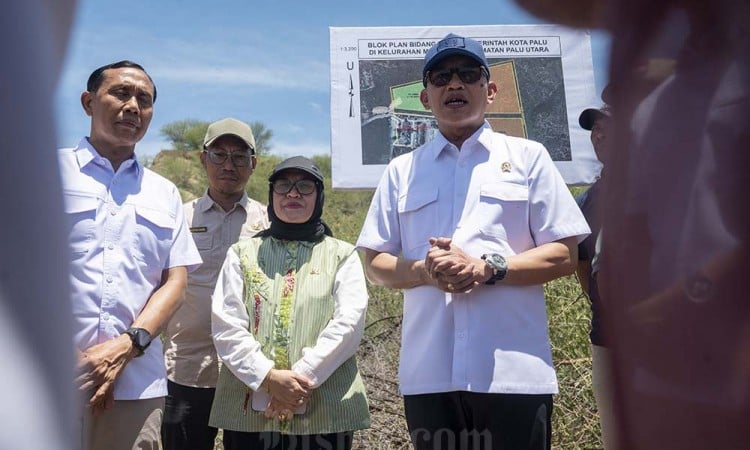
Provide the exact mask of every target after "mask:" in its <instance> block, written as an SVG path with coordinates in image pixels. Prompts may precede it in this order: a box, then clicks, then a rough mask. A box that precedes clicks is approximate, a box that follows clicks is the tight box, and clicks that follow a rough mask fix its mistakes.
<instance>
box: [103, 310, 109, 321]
mask: <svg viewBox="0 0 750 450" xmlns="http://www.w3.org/2000/svg"><path fill="white" fill-rule="evenodd" d="M102 320H109V313H106V312H105V313H102Z"/></svg>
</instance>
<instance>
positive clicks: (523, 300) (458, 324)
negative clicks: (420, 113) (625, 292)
mask: <svg viewBox="0 0 750 450" xmlns="http://www.w3.org/2000/svg"><path fill="white" fill-rule="evenodd" d="M589 231H590V230H589V227H588V225H587V224H586V220H585V219H584V217H583V215H582V214H581V212H580V210H579V208H578V206H577V205H576V202H575V200H574V199H573V196H572V195H571V194H570V192H569V190H568V188H567V186H566V185H565V182H564V181H563V179H562V177H561V176H560V174H559V172H558V171H557V169H556V168H555V166H554V163H553V162H552V160H551V158H550V157H549V154H548V153H547V150H546V149H545V148H544V146H543V145H542V144H539V143H537V142H533V141H529V140H526V139H520V138H514V137H510V136H506V135H503V134H500V133H494V132H493V131H492V129H491V128H490V126H489V124H487V123H486V122H485V125H484V126H483V127H482V128H480V129H479V130H477V132H476V133H474V135H472V136H471V137H470V138H469V139H467V140H466V142H464V144H463V146H462V147H461V149H460V151H459V149H458V148H456V146H454V145H453V144H450V143H449V142H448V141H447V140H446V139H445V137H443V136H442V134H438V136H437V137H436V138H435V139H434V140H432V141H431V142H429V143H427V144H425V145H424V146H422V147H420V148H418V149H417V150H415V151H413V152H411V153H408V154H405V155H402V156H399V157H397V158H395V159H394V160H393V161H391V163H390V164H389V165H388V168H387V169H386V171H385V172H384V173H383V176H382V178H381V180H380V183H379V185H378V187H377V190H376V191H375V195H374V196H373V199H372V204H371V206H370V210H369V212H368V214H367V217H366V219H365V223H364V225H363V228H362V232H361V234H360V236H359V240H358V241H357V247H358V248H360V249H365V248H369V249H372V250H375V251H378V252H386V253H390V254H393V255H403V257H405V258H407V259H424V257H425V255H426V254H427V250H428V249H429V248H430V244H429V241H428V240H429V238H430V237H441V236H443V237H450V238H452V239H453V243H454V244H455V245H457V246H458V247H460V248H462V249H463V250H464V251H465V252H466V253H467V254H469V255H472V256H474V257H480V256H481V255H483V254H485V253H499V254H501V255H504V256H510V255H515V254H519V253H522V252H524V251H526V250H529V249H532V248H534V247H538V246H540V245H542V244H545V243H549V242H553V241H557V240H560V239H563V238H566V237H571V236H577V238H578V241H579V242H580V241H581V240H582V239H583V238H584V237H585V236H587V235H588V234H589ZM399 382H400V388H401V392H402V394H404V395H411V394H423V393H434V392H448V391H456V390H463V391H471V392H484V393H488V392H492V393H523V394H547V393H556V392H557V378H556V376H555V370H554V367H553V365H552V354H551V350H550V344H549V338H548V335H547V315H546V309H545V302H544V293H543V289H542V285H535V286H508V285H503V284H502V282H499V283H497V284H495V285H493V286H490V285H480V286H477V287H475V288H474V289H473V290H472V291H471V292H469V293H467V294H449V293H445V292H443V291H440V290H439V289H437V288H435V287H432V286H418V287H415V288H412V289H405V290H404V322H403V329H402V341H401V362H400V366H399Z"/></svg>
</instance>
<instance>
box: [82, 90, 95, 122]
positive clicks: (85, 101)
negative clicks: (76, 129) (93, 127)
mask: <svg viewBox="0 0 750 450" xmlns="http://www.w3.org/2000/svg"><path fill="white" fill-rule="evenodd" d="M93 100H94V94H92V93H91V92H89V91H85V92H83V93H82V94H81V106H83V110H84V111H85V112H86V115H87V116H89V117H91V114H93V109H92V108H91V102H93Z"/></svg>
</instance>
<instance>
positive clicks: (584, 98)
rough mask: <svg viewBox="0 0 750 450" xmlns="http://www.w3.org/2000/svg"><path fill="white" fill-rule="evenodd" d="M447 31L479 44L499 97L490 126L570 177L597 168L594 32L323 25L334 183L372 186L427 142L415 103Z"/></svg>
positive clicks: (426, 118) (574, 179)
mask: <svg viewBox="0 0 750 450" xmlns="http://www.w3.org/2000/svg"><path fill="white" fill-rule="evenodd" d="M450 32H453V33H457V34H459V35H462V36H466V37H470V38H473V39H476V40H477V41H479V42H480V43H481V44H482V46H483V47H484V51H485V54H486V56H487V60H488V61H489V65H490V78H491V79H492V80H493V81H495V82H496V83H497V85H498V95H497V97H496V99H495V101H494V103H493V104H492V105H490V106H489V108H488V109H487V113H486V115H485V117H486V119H487V121H488V122H489V123H490V124H491V125H492V128H493V129H494V130H495V131H499V132H503V133H506V134H509V135H513V136H520V137H525V138H528V139H532V140H535V141H539V142H541V143H542V144H544V146H545V147H547V150H548V151H549V153H550V155H551V156H552V159H553V160H554V161H555V164H556V165H557V168H558V170H560V173H562V175H563V178H564V179H565V182H566V183H568V184H589V183H591V182H592V181H593V180H594V179H595V177H596V175H597V174H598V172H599V163H598V162H597V161H596V158H595V156H594V152H593V149H592V147H591V142H590V140H589V132H588V131H586V130H583V129H582V128H581V127H580V126H579V125H578V115H579V114H580V112H581V111H583V110H584V109H585V108H588V107H592V106H597V105H598V104H599V102H598V101H597V98H596V90H595V87H594V68H593V62H592V57H591V36H590V34H589V33H588V32H585V31H579V30H572V29H569V28H563V27H559V26H553V25H491V26H464V27H384V28H335V27H332V28H330V35H331V158H332V161H331V164H332V172H333V187H334V188H349V189H356V188H374V187H375V186H376V185H377V182H378V180H379V179H380V175H381V174H382V172H383V170H384V169H385V166H386V165H387V164H388V162H389V161H390V160H391V159H393V158H394V157H396V156H398V155H400V154H403V153H406V152H410V151H412V150H414V149H415V148H417V147H419V146H420V145H422V144H423V143H425V142H427V141H429V140H430V139H432V137H433V136H434V135H435V133H436V132H437V123H436V122H435V120H434V118H433V117H432V114H431V113H430V111H427V110H425V109H424V108H423V107H422V104H421V103H420V101H419V93H420V92H421V90H422V88H423V86H422V79H421V77H422V62H423V59H424V55H425V53H426V52H427V50H428V49H429V48H430V47H431V46H432V44H434V43H435V42H437V41H439V40H440V39H441V38H442V37H444V36H445V35H446V34H448V33H450Z"/></svg>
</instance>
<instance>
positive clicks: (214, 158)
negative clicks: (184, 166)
mask: <svg viewBox="0 0 750 450" xmlns="http://www.w3.org/2000/svg"><path fill="white" fill-rule="evenodd" d="M203 151H204V152H206V153H208V160H209V161H211V162H212V163H214V164H216V165H217V166H220V165H222V164H224V163H225V162H226V161H227V158H231V159H232V164H234V166H235V167H247V166H249V165H250V160H251V159H252V158H253V154H252V153H250V152H249V151H246V152H232V153H227V152H223V151H221V152H220V151H215V150H203Z"/></svg>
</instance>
